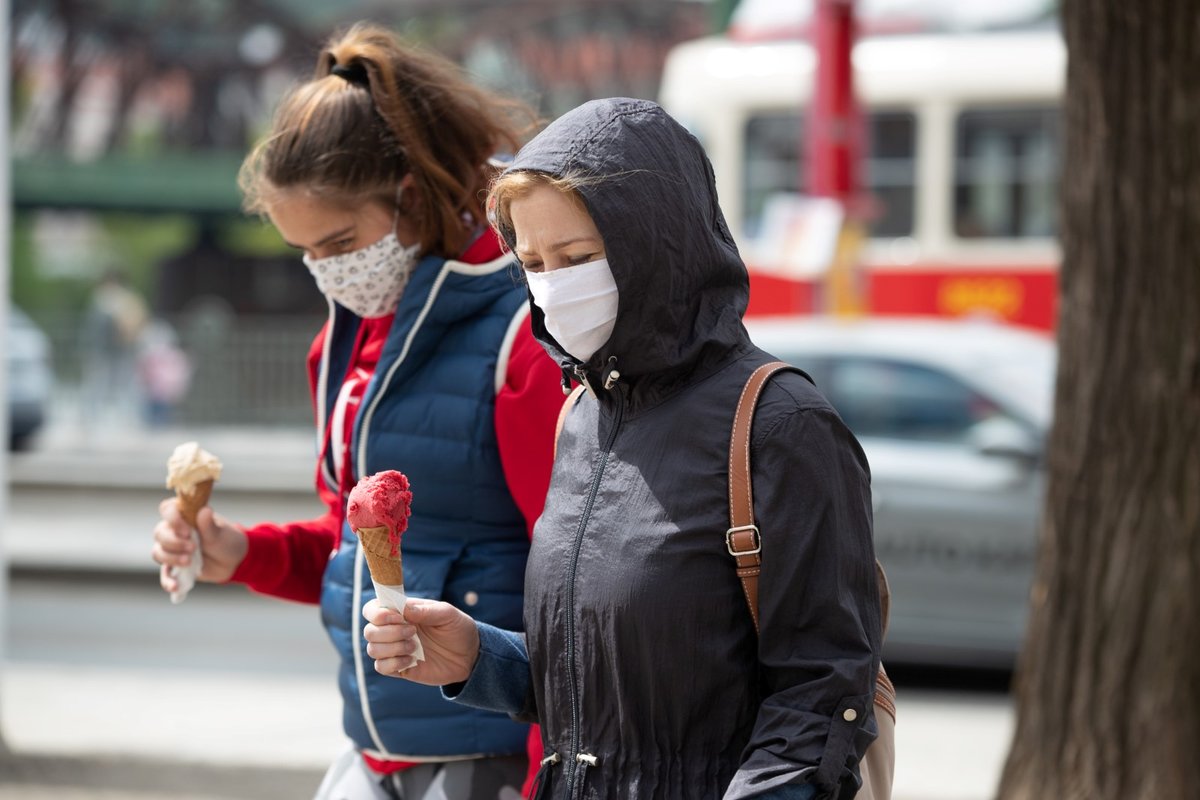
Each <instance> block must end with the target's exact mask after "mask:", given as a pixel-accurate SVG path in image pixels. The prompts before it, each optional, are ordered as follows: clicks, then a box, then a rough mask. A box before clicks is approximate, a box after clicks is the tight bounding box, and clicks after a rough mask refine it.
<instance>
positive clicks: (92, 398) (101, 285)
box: [80, 269, 149, 432]
mask: <svg viewBox="0 0 1200 800" xmlns="http://www.w3.org/2000/svg"><path fill="white" fill-rule="evenodd" d="M148 320H149V312H148V311H147V308H146V303H145V301H144V300H143V299H142V297H141V295H139V294H138V293H137V292H136V291H134V289H133V288H132V287H131V286H130V285H129V283H128V281H127V280H126V278H125V274H124V273H123V272H121V271H120V270H117V269H109V270H106V271H105V272H104V274H103V276H101V278H100V280H99V282H97V284H96V287H95V289H94V290H93V291H92V296H91V299H90V302H89V303H88V307H87V310H86V312H85V313H84V318H83V325H82V327H81V328H80V355H81V358H82V361H83V365H82V373H83V386H82V393H83V398H82V401H83V402H82V411H83V420H84V425H85V428H86V429H87V430H88V431H89V432H97V431H99V430H102V429H104V428H105V427H108V426H110V425H112V424H114V423H116V424H121V423H127V422H131V421H133V420H134V419H136V416H137V410H138V409H137V405H138V394H137V374H136V358H137V344H138V340H139V338H140V337H141V335H142V331H143V330H144V329H145V326H146V323H147V321H148Z"/></svg>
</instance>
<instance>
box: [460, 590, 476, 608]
mask: <svg viewBox="0 0 1200 800" xmlns="http://www.w3.org/2000/svg"><path fill="white" fill-rule="evenodd" d="M463 602H464V603H466V604H467V605H469V606H473V605H476V604H477V603H478V602H479V595H478V594H476V593H475V592H467V593H466V594H465V595H463Z"/></svg>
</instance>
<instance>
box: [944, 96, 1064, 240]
mask: <svg viewBox="0 0 1200 800" xmlns="http://www.w3.org/2000/svg"><path fill="white" fill-rule="evenodd" d="M1058 126H1059V113H1058V110H1057V109H1055V108H1019V109H1018V108H1010V109H974V110H968V111H963V112H962V113H961V114H959V116H958V122H957V126H956V127H957V129H956V131H955V134H956V135H955V139H956V143H955V167H954V230H955V232H956V233H957V234H958V235H959V236H961V237H963V238H968V239H973V238H1016V239H1020V238H1032V237H1045V236H1053V235H1054V233H1055V230H1056V228H1057V222H1058V220H1057V214H1056V199H1055V198H1056V186H1057V182H1058V164H1059V139H1058V134H1059V127H1058Z"/></svg>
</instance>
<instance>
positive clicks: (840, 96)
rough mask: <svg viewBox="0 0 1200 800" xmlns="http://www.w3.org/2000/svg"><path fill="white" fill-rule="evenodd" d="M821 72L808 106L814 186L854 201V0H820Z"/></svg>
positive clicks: (816, 25)
mask: <svg viewBox="0 0 1200 800" xmlns="http://www.w3.org/2000/svg"><path fill="white" fill-rule="evenodd" d="M812 41H813V49H814V50H815V51H816V55H817V72H816V76H815V81H814V85H813V96H812V102H811V104H810V105H809V110H808V120H807V129H808V176H809V181H808V187H809V192H810V193H811V194H813V195H815V196H817V197H831V198H833V199H835V200H841V201H842V202H843V203H849V202H850V201H851V200H852V199H853V197H854V195H855V193H856V192H857V190H858V158H859V149H860V143H859V138H860V137H859V132H858V123H859V113H858V108H857V103H856V102H855V98H854V72H853V67H852V65H851V51H852V50H853V47H854V0H817V2H816V6H815V9H814V19H813V26H812Z"/></svg>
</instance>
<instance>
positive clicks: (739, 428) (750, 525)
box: [725, 361, 896, 800]
mask: <svg viewBox="0 0 1200 800" xmlns="http://www.w3.org/2000/svg"><path fill="white" fill-rule="evenodd" d="M785 369H795V367H792V366H791V365H789V364H785V363H784V362H782V361H773V362H771V363H770V364H764V365H763V366H761V367H759V368H758V369H756V370H755V371H754V374H752V375H751V376H750V379H749V380H748V381H746V388H744V389H743V390H742V396H741V397H740V398H739V399H738V405H737V413H736V414H735V416H734V420H733V434H732V436H731V437H730V440H729V530H728V531H726V532H725V544H726V547H727V548H728V550H729V554H730V555H732V556H733V557H734V559H735V560H736V561H737V574H738V577H739V578H740V579H741V581H742V587H743V589H745V593H746V603H747V604H748V605H749V606H750V616H751V618H752V619H753V620H754V630H755V631H757V630H758V575H759V572H760V571H761V570H762V540H761V539H760V538H759V533H758V526H757V525H755V524H754V495H753V492H752V489H751V482H750V426H751V424H752V422H753V420H754V409H755V408H756V407H757V406H758V397H759V395H760V394H762V390H763V387H764V386H765V385H766V383H767V381H768V380H770V379H771V376H772V375H774V374H775V373H777V372H779V371H780V370H785ZM875 573H876V575H877V576H878V579H879V602H880V605H881V606H882V608H881V609H880V611H881V615H880V619H881V620H882V622H883V631H884V633H886V632H887V619H888V610H889V605H890V599H891V593H890V591H889V590H888V583H887V576H886V575H885V574H884V572H883V567H882V566H881V565H880V563H879V562H878V561H876V562H875ZM875 724H876V726H877V728H878V730H879V735H878V736H877V737H876V739H875V741H874V742H872V743H871V745H870V747H868V748H867V752H866V753H865V754H864V755H863V758H862V761H860V762H859V765H858V766H859V771H860V772H861V775H862V788H861V789H859V790H858V794H857V795H855V796H856V797H858V798H859V800H890V798H891V796H892V776H893V774H894V773H895V770H896V688H895V687H894V686H893V685H892V682H891V680H890V679H889V678H888V676H887V672H885V671H884V669H883V664H880V665H879V674H878V676H877V677H876V682H875Z"/></svg>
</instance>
